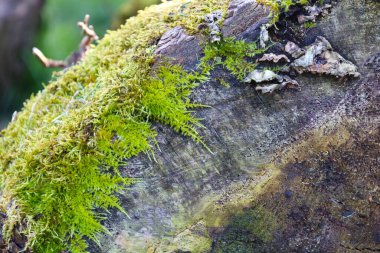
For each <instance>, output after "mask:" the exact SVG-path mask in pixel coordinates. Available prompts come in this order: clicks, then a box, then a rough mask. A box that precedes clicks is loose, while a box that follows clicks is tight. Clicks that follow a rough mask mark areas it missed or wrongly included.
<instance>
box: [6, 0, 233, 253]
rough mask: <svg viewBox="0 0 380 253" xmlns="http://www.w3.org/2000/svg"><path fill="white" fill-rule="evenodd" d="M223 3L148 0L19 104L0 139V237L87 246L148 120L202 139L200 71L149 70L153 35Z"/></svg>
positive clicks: (151, 134)
mask: <svg viewBox="0 0 380 253" xmlns="http://www.w3.org/2000/svg"><path fill="white" fill-rule="evenodd" d="M227 4H228V1H215V0H210V1H207V2H204V1H192V2H190V3H188V2H187V1H178V0H177V1H170V2H166V3H164V4H162V5H160V6H155V7H154V8H149V9H147V10H146V11H144V12H141V13H140V15H139V16H138V17H136V18H132V19H130V20H128V22H127V23H126V24H125V25H124V26H123V27H122V28H121V29H120V30H118V31H116V32H112V33H109V34H108V35H106V36H105V38H104V39H103V40H102V41H101V42H100V43H99V45H97V46H96V47H94V48H93V49H92V50H91V51H90V52H89V53H88V55H87V56H86V57H85V59H84V60H83V61H82V62H81V63H80V64H78V65H76V66H73V67H71V68H70V69H68V70H66V71H62V72H60V73H57V74H56V77H55V80H53V81H52V82H51V83H50V84H49V85H48V86H47V87H46V88H45V89H44V90H43V91H42V92H40V93H38V94H37V95H36V96H35V97H32V98H31V99H30V100H29V101H27V102H26V103H25V104H24V108H23V110H22V111H21V112H20V113H18V116H17V119H16V121H14V122H12V123H11V124H10V125H9V126H8V128H7V129H5V130H4V131H2V136H1V139H0V157H1V158H0V169H1V184H2V196H1V209H2V211H3V212H5V213H6V214H7V219H6V223H5V225H4V230H3V233H4V236H5V238H9V237H10V236H11V234H12V231H13V228H14V226H19V231H20V232H21V233H23V234H25V235H26V236H27V237H28V247H31V248H32V249H34V251H35V252H60V251H61V250H69V251H70V252H85V249H86V243H85V240H84V238H86V237H87V238H89V239H91V240H94V241H96V234H97V233H99V232H107V231H106V230H105V228H104V227H103V226H102V225H101V223H100V221H101V220H102V219H103V217H104V215H103V214H102V213H101V212H100V211H97V212H95V209H96V210H105V209H107V208H110V207H116V208H119V209H120V210H122V209H121V207H120V206H119V204H118V200H117V198H116V197H115V196H114V193H116V192H118V191H119V190H121V189H123V188H124V187H125V186H127V185H129V184H130V183H132V180H131V179H129V178H124V177H122V176H121V175H120V174H119V172H118V169H117V168H118V166H119V165H120V163H119V162H120V161H121V160H122V159H125V158H129V157H132V156H134V155H136V154H138V153H140V152H146V153H149V152H150V150H151V145H154V143H155V139H154V138H155V136H156V132H155V131H154V130H153V129H152V128H151V123H152V122H161V123H164V124H168V125H170V126H172V127H173V128H174V129H175V130H176V131H178V132H181V133H182V134H184V135H187V136H190V137H192V138H193V139H195V140H196V141H201V138H200V137H199V136H198V134H197V131H196V128H197V127H198V126H199V125H200V124H199V121H198V119H196V118H194V117H193V116H192V115H191V113H190V111H189V108H192V107H193V106H194V105H193V104H192V103H191V102H190V101H189V99H188V96H189V94H190V93H191V90H192V89H193V88H194V87H195V86H196V85H197V83H199V82H202V81H204V76H203V75H198V74H191V73H190V74H189V73H186V72H184V71H183V70H182V69H181V68H180V67H176V66H171V67H160V68H158V69H157V70H154V71H153V70H152V69H151V66H152V64H153V60H154V59H153V50H154V47H153V46H152V42H154V41H156V40H157V39H158V38H160V36H161V35H162V34H163V33H164V32H165V31H166V30H168V29H170V28H171V27H174V26H176V25H182V26H183V27H185V28H187V29H188V30H189V31H190V32H195V27H196V25H197V23H198V22H199V21H200V20H201V19H202V17H203V16H204V15H205V14H207V13H209V12H211V11H214V10H216V9H222V10H225V9H226V7H227Z"/></svg>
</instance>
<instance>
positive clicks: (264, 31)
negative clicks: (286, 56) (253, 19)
mask: <svg viewBox="0 0 380 253" xmlns="http://www.w3.org/2000/svg"><path fill="white" fill-rule="evenodd" d="M268 41H269V33H268V28H267V24H264V25H262V26H261V27H260V47H261V48H264V47H266V43H267V42H268Z"/></svg>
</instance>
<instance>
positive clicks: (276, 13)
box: [257, 0, 309, 24]
mask: <svg viewBox="0 0 380 253" xmlns="http://www.w3.org/2000/svg"><path fill="white" fill-rule="evenodd" d="M257 2H258V3H261V4H263V5H266V6H268V7H269V8H270V9H271V17H272V24H275V23H276V22H277V21H278V20H279V18H280V14H281V12H288V11H289V8H290V7H291V6H293V5H296V4H301V5H306V4H308V3H309V0H281V1H278V0H258V1H257Z"/></svg>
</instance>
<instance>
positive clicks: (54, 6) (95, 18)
mask: <svg viewBox="0 0 380 253" xmlns="http://www.w3.org/2000/svg"><path fill="white" fill-rule="evenodd" d="M159 2H160V0H82V1H78V0H0V129H2V128H4V127H5V126H6V125H7V124H8V122H9V121H10V120H11V117H12V114H13V112H14V111H18V110H20V109H21V107H22V104H23V102H24V101H25V100H26V99H27V98H28V97H30V95H31V94H32V93H36V92H37V91H38V90H40V89H42V88H43V84H47V83H48V82H49V80H50V77H51V75H52V72H53V71H57V70H59V69H47V68H45V67H43V66H42V64H41V63H40V62H39V61H38V60H37V59H36V58H35V57H34V56H33V55H32V48H33V47H34V46H36V47H38V48H39V49H41V51H42V52H43V53H44V54H45V55H46V56H47V57H49V58H52V59H60V60H63V59H66V58H67V57H68V56H69V55H70V54H71V53H72V52H73V51H76V50H77V49H78V46H79V43H80V41H81V39H82V34H81V30H80V29H79V28H78V27H77V22H78V21H81V20H83V18H84V15H85V14H90V15H91V19H90V24H92V25H94V27H95V31H96V33H97V34H98V36H99V37H100V38H102V37H103V36H104V34H105V33H106V31H107V30H114V29H117V28H118V27H119V26H120V25H121V24H123V23H125V20H126V19H128V18H129V17H131V16H134V15H136V13H137V12H138V10H140V9H143V8H145V7H146V6H148V5H151V4H156V3H159Z"/></svg>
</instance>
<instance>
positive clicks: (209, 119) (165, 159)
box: [91, 0, 380, 252]
mask: <svg viewBox="0 0 380 253" xmlns="http://www.w3.org/2000/svg"><path fill="white" fill-rule="evenodd" d="M247 6H248V7H247ZM267 15H268V13H267V11H266V10H265V9H264V8H262V7H261V6H259V5H256V4H254V2H253V1H249V0H234V1H232V2H231V5H230V9H229V13H228V18H227V19H226V21H225V23H224V25H223V27H222V32H223V34H224V35H225V36H236V37H237V38H239V39H245V40H247V41H253V40H256V39H257V38H258V36H259V34H260V26H261V24H262V23H264V22H267ZM379 17H380V3H379V2H378V1H369V0H358V1H350V0H341V1H338V2H337V3H335V4H334V6H333V8H332V10H331V13H330V14H329V15H328V16H326V17H323V18H320V19H319V20H318V23H317V26H316V27H315V28H311V29H305V28H300V25H297V24H295V23H292V21H288V23H286V24H285V23H282V24H280V27H279V29H278V30H275V29H272V30H271V31H270V33H271V36H272V39H273V40H275V41H276V42H277V44H276V46H275V47H274V48H273V49H271V50H273V52H275V51H276V50H277V51H281V52H283V47H284V45H285V44H286V42H287V41H288V40H291V41H293V42H295V43H298V44H299V45H301V46H304V45H310V44H311V43H312V42H314V41H315V39H316V37H317V36H324V37H325V38H326V39H327V40H328V41H329V42H330V43H331V44H332V47H333V48H334V50H335V51H337V52H338V53H339V54H341V55H342V56H343V57H344V58H345V59H347V60H349V61H351V62H353V63H354V64H355V65H356V66H358V68H359V72H360V73H361V77H360V78H352V79H349V80H342V79H336V78H334V77H329V76H323V75H322V76H316V75H311V74H302V75H299V76H298V77H297V78H296V79H297V81H298V82H299V83H300V84H301V90H300V91H296V90H285V91H281V92H278V93H275V94H273V95H258V93H257V92H256V91H255V89H254V87H253V86H251V85H248V84H244V83H240V82H238V81H237V80H235V79H234V78H233V77H232V76H231V75H230V74H228V72H226V71H225V70H223V69H217V70H216V71H215V72H214V73H213V74H212V75H213V76H214V77H216V78H211V80H216V79H217V78H222V79H224V80H227V81H228V83H229V84H230V86H231V87H230V88H225V87H223V86H222V85H220V84H219V83H216V82H213V81H211V82H209V83H206V84H204V85H202V86H201V87H199V88H197V90H196V92H195V93H194V95H193V99H194V100H195V101H196V102H199V103H202V104H206V105H209V106H210V108H205V109H202V110H198V111H197V112H196V113H197V116H199V117H201V118H203V119H204V120H203V123H204V125H205V126H206V128H205V129H204V130H202V133H201V134H202V136H204V138H205V142H206V143H207V145H208V146H209V147H210V148H211V150H212V151H213V153H209V152H208V151H206V150H205V149H204V148H202V147H201V146H199V145H196V144H194V142H193V141H191V140H189V139H186V138H183V137H181V136H179V135H178V134H175V133H174V132H172V131H171V130H169V129H168V128H166V127H163V126H160V125H157V126H156V127H157V129H158V130H159V132H160V133H161V134H162V135H160V137H159V138H158V141H159V145H160V150H156V160H157V161H156V162H155V161H151V160H150V159H148V158H147V157H146V156H145V155H140V156H139V157H136V158H134V159H132V160H130V161H129V165H128V166H127V167H125V168H124V169H123V170H122V172H123V173H124V175H126V176H131V177H137V178H141V179H142V182H141V183H138V184H136V185H134V186H133V187H131V188H130V189H129V190H128V192H126V194H125V196H128V197H124V196H120V198H121V199H122V201H123V205H124V207H125V208H126V210H128V213H129V215H130V217H131V218H130V219H127V218H126V217H125V216H124V215H123V214H121V213H118V212H114V213H112V215H110V217H109V219H108V220H107V221H106V225H107V227H108V228H109V229H110V231H111V233H112V236H111V237H104V239H103V240H102V242H101V245H102V248H97V247H95V246H94V247H93V249H92V251H91V252H375V251H380V219H379V217H380V188H379V185H380V160H379V159H380V158H379V154H380V132H379V131H380V129H379V123H380V110H379V104H380V93H379V88H380V85H379V77H380V76H379V73H378V71H377V70H376V68H378V65H377V62H378V61H379V54H378V53H379V52H380V46H379V45H380V37H379V34H380V28H379V24H378V22H379ZM285 26H286V27H285ZM285 28H286V29H285ZM285 30H286V32H285ZM198 41H199V38H197V37H196V36H195V37H193V36H190V35H186V33H185V31H183V30H182V29H181V28H178V27H177V28H175V29H174V30H172V31H169V32H168V33H167V34H165V35H164V36H163V38H162V40H161V41H160V42H159V43H158V45H159V47H158V49H157V50H158V51H157V52H159V53H161V54H166V55H167V56H169V57H171V58H174V59H173V61H174V62H177V63H181V64H183V65H185V66H186V68H188V69H195V68H196V63H197V55H199V54H200V53H201V49H200V48H199V46H198ZM131 196H132V197H131Z"/></svg>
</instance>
